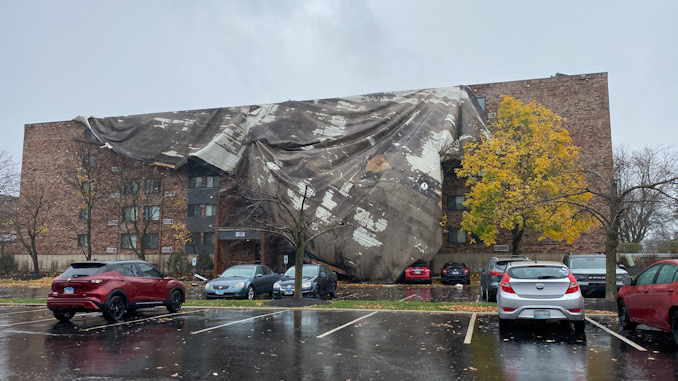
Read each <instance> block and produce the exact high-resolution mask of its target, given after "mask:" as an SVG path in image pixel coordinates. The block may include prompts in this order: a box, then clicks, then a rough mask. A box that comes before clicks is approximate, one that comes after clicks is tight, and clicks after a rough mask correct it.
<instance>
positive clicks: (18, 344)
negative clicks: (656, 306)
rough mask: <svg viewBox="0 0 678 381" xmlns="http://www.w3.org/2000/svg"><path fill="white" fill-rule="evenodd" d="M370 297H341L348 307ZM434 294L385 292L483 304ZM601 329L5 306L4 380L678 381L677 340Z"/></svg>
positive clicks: (0, 366) (422, 318)
mask: <svg viewBox="0 0 678 381" xmlns="http://www.w3.org/2000/svg"><path fill="white" fill-rule="evenodd" d="M366 288H367V287H364V286H363V287H360V288H359V287H356V290H352V289H350V290H349V289H347V290H341V291H340V297H342V294H343V295H344V296H349V295H352V294H355V293H359V292H360V290H364V289H366ZM422 288H427V287H426V286H415V287H408V286H404V285H397V286H394V287H386V289H387V290H389V291H383V292H384V293H392V296H393V297H394V298H399V299H394V300H400V299H403V298H405V297H407V296H408V295H407V292H408V289H409V290H410V292H411V294H410V295H415V296H412V297H411V298H410V299H408V300H412V299H415V298H419V297H422V298H423V299H427V298H429V297H430V300H432V301H436V300H438V298H442V297H444V296H441V295H449V293H453V294H454V295H457V294H456V293H457V292H458V293H459V295H457V296H458V297H459V298H461V297H462V295H464V294H465V292H466V291H465V289H468V291H467V292H468V293H469V295H467V296H464V297H467V298H469V299H473V298H474V296H473V295H471V294H473V290H472V288H473V287H468V286H465V287H461V288H457V287H455V288H452V287H449V289H448V287H428V289H429V291H428V292H426V291H419V290H420V289H422ZM391 289H392V290H393V291H390V290H391ZM438 289H441V290H442V291H440V290H438ZM412 290H417V291H416V292H413V293H412ZM5 292H6V289H0V297H5V296H2V295H4V293H5ZM25 292H27V293H31V292H33V291H25ZM35 292H36V293H38V294H37V296H36V297H44V296H41V295H40V294H39V292H40V290H38V291H35ZM364 292H365V293H370V294H371V293H372V292H371V291H369V292H368V291H364ZM378 292H382V291H378ZM429 293H430V296H429ZM42 295H44V294H42ZM27 296H30V295H27ZM364 296H365V295H363V297H364ZM476 297H477V296H476ZM357 298H359V297H357ZM359 299H360V298H359ZM589 319H591V321H589V322H587V324H586V329H585V332H584V334H575V333H574V330H573V329H572V327H571V325H570V324H567V323H558V322H547V323H540V324H534V323H525V324H517V325H514V326H511V327H509V328H506V329H500V328H499V323H498V319H497V317H496V315H495V314H469V313H431V312H390V311H362V310H361V311H333V310H329V311H318V310H308V309H285V308H272V309H219V308H210V309H204V308H184V309H183V310H182V311H180V313H178V314H168V312H167V310H166V309H164V308H154V309H149V310H140V311H139V312H138V313H137V314H132V315H128V316H126V317H125V318H124V319H123V321H122V322H121V323H119V324H115V325H113V324H107V323H106V321H105V320H104V319H103V318H102V316H101V314H100V313H90V314H77V315H76V316H75V317H74V318H73V319H72V320H71V322H69V323H59V322H57V320H55V319H54V318H53V317H52V315H51V312H50V311H48V310H47V309H46V308H45V307H43V306H40V307H37V306H17V307H11V306H0V379H8V380H52V379H55V380H60V379H64V380H65V379H69V380H70V379H74V378H78V379H93V380H122V379H125V380H127V379H168V380H175V379H187V380H207V379H209V380H221V379H224V380H311V379H314V380H315V379H326V380H348V379H350V380H387V379H390V380H401V379H415V380H418V379H426V380H450V379H459V380H543V379H559V380H563V379H564V380H570V379H575V380H577V379H582V380H584V379H591V380H668V379H674V378H675V377H676V375H677V374H678V373H677V369H678V349H677V348H676V346H675V344H674V343H673V340H672V337H671V335H670V334H669V333H666V332H660V331H656V330H652V329H649V328H647V327H642V326H641V329H638V330H637V331H636V332H631V333H628V332H622V331H621V330H620V329H619V327H618V324H617V319H616V317H614V316H601V315H597V316H590V317H589ZM594 323H596V324H594ZM598 324H599V325H600V326H599V325H598ZM603 327H604V328H607V329H609V330H610V331H611V332H613V333H617V334H619V333H621V337H622V338H623V339H624V340H622V339H620V338H618V337H616V336H614V335H613V334H612V333H610V332H608V331H607V330H605V329H604V328H603ZM643 328H645V329H643ZM625 340H630V342H631V343H633V345H632V344H629V342H627V341H625ZM638 348H640V349H644V350H640V349H638Z"/></svg>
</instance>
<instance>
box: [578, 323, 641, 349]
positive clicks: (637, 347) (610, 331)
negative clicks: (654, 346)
mask: <svg viewBox="0 0 678 381" xmlns="http://www.w3.org/2000/svg"><path fill="white" fill-rule="evenodd" d="M585 319H586V321H588V322H589V323H591V324H593V325H595V326H596V327H598V328H600V329H602V330H604V331H606V332H607V333H609V334H610V335H612V336H614V337H616V338H618V339H619V340H621V341H623V342H625V343H626V344H628V345H630V346H632V347H634V348H636V349H637V350H639V351H641V352H647V349H645V348H643V347H641V346H640V345H638V344H636V343H634V342H633V341H631V340H629V339H627V338H625V337H624V336H622V335H620V334H618V333H617V332H615V331H612V330H611V329H609V328H607V327H606V326H604V325H602V324H600V323H597V322H595V321H593V320H591V319H590V318H589V317H586V318H585Z"/></svg>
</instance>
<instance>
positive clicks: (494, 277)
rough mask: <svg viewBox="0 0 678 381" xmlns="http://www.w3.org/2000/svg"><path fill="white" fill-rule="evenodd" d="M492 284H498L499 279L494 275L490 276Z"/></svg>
mask: <svg viewBox="0 0 678 381" xmlns="http://www.w3.org/2000/svg"><path fill="white" fill-rule="evenodd" d="M491 279H492V282H499V277H498V276H496V275H492V278H491Z"/></svg>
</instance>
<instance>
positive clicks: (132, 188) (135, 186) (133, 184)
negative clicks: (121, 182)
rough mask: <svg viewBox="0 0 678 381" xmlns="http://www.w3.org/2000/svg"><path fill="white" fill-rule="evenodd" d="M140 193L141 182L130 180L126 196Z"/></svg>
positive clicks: (127, 184) (126, 187)
mask: <svg viewBox="0 0 678 381" xmlns="http://www.w3.org/2000/svg"><path fill="white" fill-rule="evenodd" d="M137 193H139V182H138V181H137V180H130V181H128V182H126V183H125V194H137Z"/></svg>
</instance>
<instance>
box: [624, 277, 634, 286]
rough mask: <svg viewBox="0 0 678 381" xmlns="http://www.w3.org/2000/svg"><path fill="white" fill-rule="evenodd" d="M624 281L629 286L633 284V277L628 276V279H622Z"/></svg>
mask: <svg viewBox="0 0 678 381" xmlns="http://www.w3.org/2000/svg"><path fill="white" fill-rule="evenodd" d="M622 283H623V284H625V285H627V286H633V279H631V278H626V279H624V280H623V281H622Z"/></svg>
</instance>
